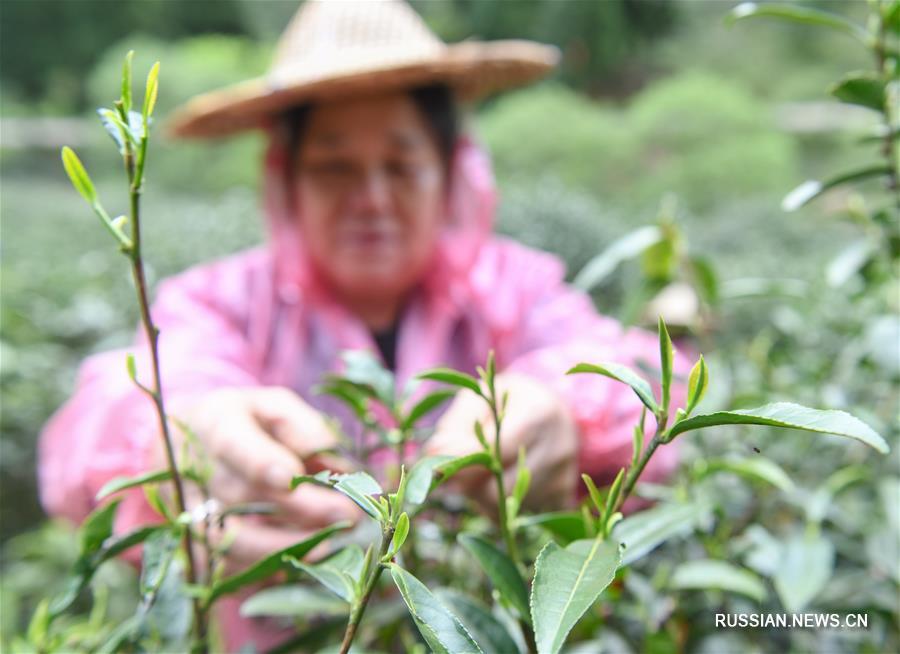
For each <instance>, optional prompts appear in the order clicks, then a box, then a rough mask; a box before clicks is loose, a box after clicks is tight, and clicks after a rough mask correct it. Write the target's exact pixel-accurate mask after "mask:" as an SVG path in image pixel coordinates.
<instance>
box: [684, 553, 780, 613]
mask: <svg viewBox="0 0 900 654" xmlns="http://www.w3.org/2000/svg"><path fill="white" fill-rule="evenodd" d="M669 587H670V588H673V589H676V590H711V589H715V590H723V591H726V592H729V593H738V594H740V595H744V596H746V597H749V598H750V599H752V600H755V601H757V602H762V601H763V600H764V599H765V598H766V587H765V585H764V584H763V582H762V580H761V579H760V578H759V577H757V576H756V575H755V574H753V573H752V572H750V571H749V570H745V569H744V568H739V567H737V566H734V565H731V564H730V563H725V562H724V561H714V560H712V559H704V560H702V561H687V562H686V563H682V564H681V565H679V566H678V567H677V568H675V571H674V572H673V573H672V578H671V579H670V580H669Z"/></svg>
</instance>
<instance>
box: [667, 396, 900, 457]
mask: <svg viewBox="0 0 900 654" xmlns="http://www.w3.org/2000/svg"><path fill="white" fill-rule="evenodd" d="M718 425H768V426H771V427H785V428H788V429H800V430H803V431H810V432H816V433H820V434H835V435H837V436H844V437H846V438H853V439H855V440H858V441H860V442H862V443H865V444H866V445H868V446H869V447H871V448H873V449H875V450H877V451H878V452H881V453H882V454H887V453H888V452H889V451H890V448H889V447H888V444H887V443H886V442H885V441H884V439H883V438H882V437H881V436H879V435H878V434H877V433H876V432H875V431H874V430H873V429H872V428H871V427H869V426H868V425H867V424H866V423H864V422H862V421H861V420H859V419H858V418H854V417H853V416H851V415H850V414H849V413H845V412H844V411H835V410H827V411H823V410H821V409H810V408H808V407H805V406H800V405H799V404H791V403H790V402H776V403H774V404H767V405H765V406H761V407H758V408H756V409H740V410H734V411H718V412H716V413H709V414H705V415H699V416H694V417H693V418H687V419H686V420H682V421H681V422H678V423H675V424H674V425H673V426H672V428H671V429H670V430H669V438H674V437H675V436H677V435H678V434H681V433H684V432H686V431H691V430H694V429H703V428H705V427H715V426H718Z"/></svg>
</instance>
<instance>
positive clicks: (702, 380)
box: [685, 354, 709, 414]
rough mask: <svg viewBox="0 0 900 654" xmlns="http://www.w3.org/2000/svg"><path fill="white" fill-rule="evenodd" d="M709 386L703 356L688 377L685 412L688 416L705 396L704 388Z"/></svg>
mask: <svg viewBox="0 0 900 654" xmlns="http://www.w3.org/2000/svg"><path fill="white" fill-rule="evenodd" d="M707 386H709V372H708V371H707V369H706V361H705V360H704V359H703V355H702V354H701V355H700V359H699V360H698V361H697V363H695V364H694V367H693V368H691V374H690V376H689V377H688V404H687V407H686V408H685V412H686V413H688V414H690V413H691V411H693V410H694V408H695V407H696V406H697V405H698V404H699V403H700V401H701V400H702V399H703V396H704V395H706V388H707Z"/></svg>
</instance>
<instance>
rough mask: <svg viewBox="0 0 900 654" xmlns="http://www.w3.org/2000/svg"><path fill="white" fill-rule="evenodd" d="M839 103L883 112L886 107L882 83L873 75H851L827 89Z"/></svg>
mask: <svg viewBox="0 0 900 654" xmlns="http://www.w3.org/2000/svg"><path fill="white" fill-rule="evenodd" d="M829 92H830V93H831V95H833V96H834V97H836V98H837V99H838V100H840V101H841V102H846V103H848V104H856V105H859V106H861V107H866V108H868V109H873V110H874V111H878V112H883V111H884V110H885V107H887V105H886V104H885V101H886V93H885V88H884V82H883V81H882V80H881V79H880V78H879V76H878V75H876V74H875V73H853V74H850V75H847V76H846V77H844V78H843V79H842V80H841V81H840V82H838V83H837V84H835V85H834V86H832V87H831V88H830V89H829Z"/></svg>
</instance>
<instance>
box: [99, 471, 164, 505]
mask: <svg viewBox="0 0 900 654" xmlns="http://www.w3.org/2000/svg"><path fill="white" fill-rule="evenodd" d="M171 478H172V473H171V472H170V471H169V470H154V471H152V472H145V473H144V474H142V475H137V476H136V477H116V478H114V479H111V480H110V481H108V482H106V484H104V485H103V487H102V488H101V489H100V490H99V491H98V492H97V496H96V498H95V499H97V500H102V499H103V498H104V497H107V496H109V495H112V494H113V493H118V492H119V491H123V490H126V489H128V488H134V487H135V486H143V485H144V484H155V483H158V482H161V481H166V480H168V479H171Z"/></svg>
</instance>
